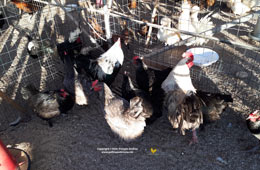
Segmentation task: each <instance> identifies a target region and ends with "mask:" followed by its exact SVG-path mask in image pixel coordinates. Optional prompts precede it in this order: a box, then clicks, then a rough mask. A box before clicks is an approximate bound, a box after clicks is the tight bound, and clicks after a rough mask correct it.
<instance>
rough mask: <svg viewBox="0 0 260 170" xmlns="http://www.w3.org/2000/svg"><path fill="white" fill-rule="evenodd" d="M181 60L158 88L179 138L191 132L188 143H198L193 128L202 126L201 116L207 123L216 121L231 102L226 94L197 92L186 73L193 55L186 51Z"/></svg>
mask: <svg viewBox="0 0 260 170" xmlns="http://www.w3.org/2000/svg"><path fill="white" fill-rule="evenodd" d="M183 57H185V58H183V59H182V60H181V61H179V62H178V64H177V65H176V66H175V67H174V68H173V70H172V71H171V72H170V74H169V75H168V77H167V78H166V79H165V80H164V82H163V83H162V86H161V87H162V89H163V90H164V92H165V98H164V111H166V112H168V118H169V120H170V122H171V124H172V126H173V128H178V129H179V131H180V133H181V134H182V135H184V134H185V130H187V129H192V131H193V137H192V141H191V143H190V144H192V143H196V142H198V138H197V135H196V129H197V128H199V127H200V125H201V124H202V123H203V115H204V117H205V120H206V121H207V122H212V121H215V120H217V119H218V118H219V115H220V114H221V113H222V112H223V110H224V109H225V108H226V102H232V101H233V99H232V97H231V96H230V95H223V94H210V93H206V92H202V91H197V90H196V89H195V87H194V86H193V84H192V80H191V78H190V71H189V68H190V67H191V66H192V65H193V62H192V61H193V55H192V53H190V52H186V53H184V54H183Z"/></svg>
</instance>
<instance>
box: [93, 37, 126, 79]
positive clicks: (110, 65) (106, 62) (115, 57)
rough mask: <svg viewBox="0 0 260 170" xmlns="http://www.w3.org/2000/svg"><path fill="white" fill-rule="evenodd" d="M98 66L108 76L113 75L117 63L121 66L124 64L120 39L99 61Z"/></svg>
mask: <svg viewBox="0 0 260 170" xmlns="http://www.w3.org/2000/svg"><path fill="white" fill-rule="evenodd" d="M97 62H98V65H99V66H100V67H101V69H102V71H103V72H104V73H106V74H112V73H113V70H114V67H115V64H116V62H119V63H120V65H122V64H123V62H124V53H123V50H122V48H121V42H120V38H118V40H117V42H116V43H115V44H114V45H113V46H112V47H111V48H109V49H108V50H107V51H106V52H105V53H103V54H102V55H101V56H100V57H99V58H98V59H97Z"/></svg>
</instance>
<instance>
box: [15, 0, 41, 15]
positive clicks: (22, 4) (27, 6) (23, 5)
mask: <svg viewBox="0 0 260 170" xmlns="http://www.w3.org/2000/svg"><path fill="white" fill-rule="evenodd" d="M11 2H12V3H13V4H14V5H15V6H16V8H19V9H21V10H22V11H23V12H26V13H29V14H30V15H32V14H33V13H35V12H37V11H38V10H40V9H42V8H43V7H44V6H45V5H46V4H45V3H41V2H39V1H37V2H34V1H33V0H27V1H24V0H11Z"/></svg>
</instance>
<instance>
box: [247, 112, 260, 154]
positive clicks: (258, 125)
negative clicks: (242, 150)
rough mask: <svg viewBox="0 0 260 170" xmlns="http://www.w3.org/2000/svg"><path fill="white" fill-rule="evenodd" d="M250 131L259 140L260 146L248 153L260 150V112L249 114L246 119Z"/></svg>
mask: <svg viewBox="0 0 260 170" xmlns="http://www.w3.org/2000/svg"><path fill="white" fill-rule="evenodd" d="M246 124H247V127H248V129H249V131H250V132H251V133H252V134H253V135H254V136H255V137H256V138H257V139H258V140H259V144H258V145H257V146H255V147H254V148H252V149H250V150H249V151H247V152H253V151H256V150H258V149H259V148H260V110H256V111H254V112H253V113H251V114H249V116H248V117H247V119H246Z"/></svg>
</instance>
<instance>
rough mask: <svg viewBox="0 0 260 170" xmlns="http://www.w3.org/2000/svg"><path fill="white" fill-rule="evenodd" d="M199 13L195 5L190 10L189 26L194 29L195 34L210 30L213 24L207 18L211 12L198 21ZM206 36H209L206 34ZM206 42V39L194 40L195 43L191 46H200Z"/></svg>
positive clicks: (198, 8)
mask: <svg viewBox="0 0 260 170" xmlns="http://www.w3.org/2000/svg"><path fill="white" fill-rule="evenodd" d="M199 11H200V7H198V6H197V5H195V6H193V7H192V8H191V15H190V17H191V24H192V26H193V27H194V28H195V33H198V34H199V33H202V32H205V31H207V30H210V29H212V28H213V27H214V24H213V22H212V21H211V19H210V17H209V16H210V15H211V14H212V13H213V11H212V12H210V13H209V14H207V15H206V16H204V17H203V18H201V19H200V20H199V19H198V13H199ZM206 35H211V34H206ZM206 42H207V39H205V38H196V40H195V42H193V43H192V44H195V45H202V44H203V43H206Z"/></svg>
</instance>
